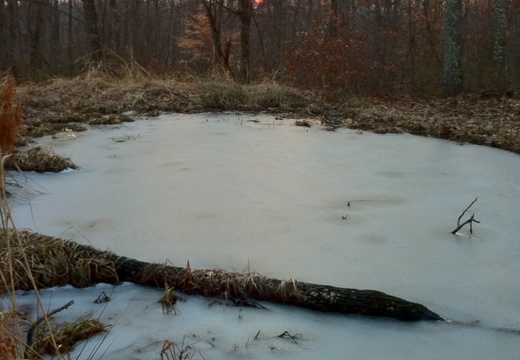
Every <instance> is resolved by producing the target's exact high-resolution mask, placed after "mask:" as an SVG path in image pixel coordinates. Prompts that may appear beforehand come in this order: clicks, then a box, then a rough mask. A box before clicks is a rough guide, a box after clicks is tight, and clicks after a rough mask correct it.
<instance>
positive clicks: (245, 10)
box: [238, 0, 253, 84]
mask: <svg viewBox="0 0 520 360" xmlns="http://www.w3.org/2000/svg"><path fill="white" fill-rule="evenodd" d="M252 12H253V4H252V2H251V0H238V15H239V17H240V55H241V56H240V79H241V80H242V81H243V82H244V83H246V84H247V83H249V79H250V71H251V69H250V60H251V59H250V57H251V54H250V35H251V17H252Z"/></svg>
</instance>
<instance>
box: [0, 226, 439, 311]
mask: <svg viewBox="0 0 520 360" xmlns="http://www.w3.org/2000/svg"><path fill="white" fill-rule="evenodd" d="M3 236H4V237H5V234H2V233H1V231H0V244H1V243H3V242H4V241H3V239H2V237H3ZM10 236H11V237H12V238H13V239H15V240H16V241H11V242H14V243H18V244H19V245H18V246H19V247H20V250H19V251H17V250H16V246H15V247H14V248H13V245H11V256H12V257H14V258H18V259H17V260H15V261H14V267H15V271H16V273H17V276H16V280H15V281H16V284H15V288H17V289H31V288H32V285H31V281H30V280H29V279H28V278H26V275H23V273H24V267H23V266H22V265H19V266H18V265H17V264H23V258H22V257H21V256H20V255H19V254H18V252H19V253H20V254H21V252H22V251H24V252H25V254H26V255H25V258H28V259H31V263H30V264H29V265H28V267H29V268H30V270H31V272H32V274H33V278H34V280H35V282H36V284H37V286H38V287H51V286H58V285H65V284H71V285H74V286H77V287H84V286H89V285H92V284H95V283H98V282H105V283H113V284H117V283H119V282H123V281H130V282H133V283H136V284H140V285H146V286H153V287H159V288H164V287H165V286H168V287H170V288H171V287H173V288H175V289H176V290H179V291H182V292H184V293H186V294H200V295H203V296H211V297H219V298H227V299H231V300H233V301H236V302H242V301H243V302H248V301H251V300H258V301H269V302H273V303H278V304H289V305H295V306H299V307H302V308H307V309H313V310H318V311H324V312H337V313H343V314H360V315H368V316H382V317H390V318H395V319H398V320H403V321H419V320H443V319H442V318H441V317H440V316H439V315H437V314H436V313H434V312H432V311H431V310H429V309H428V308H426V307H425V306H423V305H421V304H417V303H413V302H409V301H406V300H403V299H401V298H398V297H395V296H391V295H388V294H385V293H383V292H381V291H376V290H358V289H348V288H340V287H335V286H330V285H320V284H312V283H306V282H302V281H297V280H294V279H289V280H278V279H270V278H267V277H265V276H262V275H260V274H258V273H233V272H227V271H224V270H204V269H192V268H191V267H190V266H189V264H188V265H187V266H186V267H176V266H171V265H167V264H152V263H147V262H143V261H139V260H136V259H131V258H128V257H124V256H118V255H116V254H114V253H113V252H109V251H102V250H99V249H96V248H94V247H91V246H86V245H82V244H78V243H76V242H73V241H69V240H63V239H59V238H53V237H50V236H45V235H41V234H38V233H34V232H30V231H19V232H17V233H15V234H13V233H11V235H10ZM0 251H1V252H0V255H1V257H0V260H1V261H2V263H4V264H7V261H8V257H7V254H5V249H3V248H2V249H0ZM19 256H20V257H19ZM17 266H18V267H17ZM1 270H2V271H3V270H4V269H1ZM20 274H22V275H20ZM4 290H5V289H4ZM1 291H2V289H1V288H0V292H1Z"/></svg>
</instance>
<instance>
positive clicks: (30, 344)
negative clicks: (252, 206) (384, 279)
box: [27, 300, 74, 347]
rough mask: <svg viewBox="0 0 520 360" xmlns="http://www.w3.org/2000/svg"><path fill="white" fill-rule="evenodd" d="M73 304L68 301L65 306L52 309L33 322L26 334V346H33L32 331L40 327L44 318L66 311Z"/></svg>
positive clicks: (72, 301)
mask: <svg viewBox="0 0 520 360" xmlns="http://www.w3.org/2000/svg"><path fill="white" fill-rule="evenodd" d="M73 304H74V300H71V301H69V302H68V303H66V304H65V305H63V306H60V307H59V308H57V309H54V310H52V311H51V312H49V313H47V314H44V315H43V316H40V317H39V318H38V319H37V320H36V321H35V322H34V324H33V325H32V326H31V328H30V329H29V331H28V332H27V346H29V347H30V346H32V344H33V337H34V330H36V327H37V326H38V325H40V323H41V322H42V321H43V320H45V319H46V318H48V317H51V316H52V315H54V314H57V313H59V312H60V311H63V310H65V309H67V308H68V307H69V306H71V305H73Z"/></svg>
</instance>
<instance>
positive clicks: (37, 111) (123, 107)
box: [18, 73, 520, 153]
mask: <svg viewBox="0 0 520 360" xmlns="http://www.w3.org/2000/svg"><path fill="white" fill-rule="evenodd" d="M18 96H19V98H20V100H21V103H22V106H23V123H22V126H21V128H20V131H19V135H20V141H19V144H18V145H24V144H27V143H28V142H30V141H31V139H32V138H36V137H39V136H43V135H51V134H54V133H57V132H61V131H82V130H87V129H88V127H89V126H90V125H100V124H115V123H120V122H127V121H133V120H134V119H135V118H139V117H150V116H157V115H159V114H160V113H162V112H181V113H192V112H206V111H235V110H237V111H245V112H253V113H254V112H268V113H272V114H276V115H277V116H278V117H280V118H311V119H316V120H319V122H320V123H322V124H323V125H325V126H326V127H327V129H330V130H334V129H336V128H340V127H346V128H351V129H360V130H366V131H373V132H376V133H411V134H415V135H421V136H429V137H436V138H443V139H448V140H452V141H456V142H458V143H461V144H464V143H472V144H479V145H487V146H492V147H497V148H500V149H504V150H508V151H512V152H516V153H520V99H519V98H518V96H516V97H515V96H509V97H506V96H502V97H500V96H496V95H494V94H478V95H460V96H458V97H455V98H447V99H445V98H439V97H429V98H425V97H422V98H419V97H410V96H400V97H344V98H342V99H340V100H338V99H337V98H335V99H330V96H329V98H328V96H327V95H323V94H321V93H319V92H315V91H300V90H298V89H294V88H290V87H286V86H283V85H279V84H276V83H261V84H257V85H247V86H244V85H237V84H235V83H232V82H230V81H222V80H219V79H216V80H213V81H211V80H208V81H192V82H178V81H173V80H159V79H150V78H140V79H137V78H136V79H129V78H125V79H114V78H109V77H107V76H103V75H100V74H96V73H87V74H85V75H84V76H81V77H78V78H74V79H54V80H50V81H47V82H44V83H37V84H22V85H20V86H19V87H18Z"/></svg>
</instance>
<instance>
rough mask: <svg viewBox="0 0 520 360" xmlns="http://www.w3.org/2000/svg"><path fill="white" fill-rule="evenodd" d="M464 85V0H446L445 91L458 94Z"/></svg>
mask: <svg viewBox="0 0 520 360" xmlns="http://www.w3.org/2000/svg"><path fill="white" fill-rule="evenodd" d="M463 87H464V76H463V69H462V1H461V0H446V5H445V12H444V75H443V89H442V90H443V93H444V95H445V96H453V95H457V94H458V93H460V92H461V91H462V89H463Z"/></svg>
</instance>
